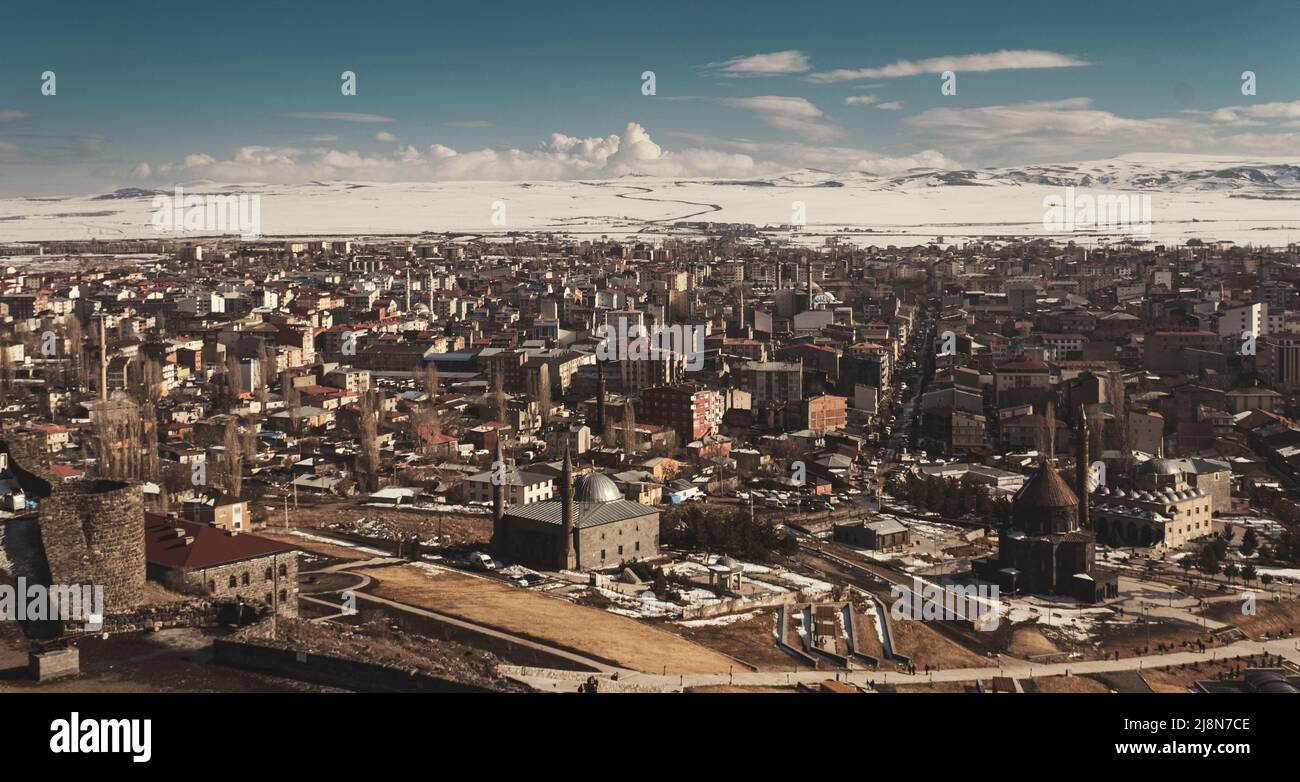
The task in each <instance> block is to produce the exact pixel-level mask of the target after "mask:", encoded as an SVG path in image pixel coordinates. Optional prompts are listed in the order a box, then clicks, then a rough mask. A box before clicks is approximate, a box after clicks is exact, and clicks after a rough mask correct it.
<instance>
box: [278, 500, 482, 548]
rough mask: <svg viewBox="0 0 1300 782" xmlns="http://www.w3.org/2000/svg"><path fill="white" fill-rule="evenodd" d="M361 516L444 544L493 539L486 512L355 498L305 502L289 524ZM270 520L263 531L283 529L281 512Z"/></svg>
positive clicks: (299, 525)
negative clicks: (381, 504) (378, 504)
mask: <svg viewBox="0 0 1300 782" xmlns="http://www.w3.org/2000/svg"><path fill="white" fill-rule="evenodd" d="M360 519H365V520H366V522H367V523H369V524H374V525H376V526H381V527H390V528H393V529H400V530H402V531H403V532H405V533H406V534H408V535H418V536H419V537H420V538H422V539H425V540H432V539H435V538H436V539H437V540H438V542H439V544H441V545H448V546H478V545H486V544H487V543H488V542H489V541H490V540H491V539H492V517H491V516H489V515H486V514H484V515H469V514H459V513H434V512H433V511H414V510H411V511H406V510H392V509H389V508H375V507H370V506H368V505H363V504H361V503H358V502H353V501H347V502H332V503H329V504H324V505H314V506H305V505H304V506H301V507H299V508H298V509H297V510H291V511H290V512H289V523H290V524H291V525H292V526H293V527H295V528H307V527H323V526H325V525H328V524H339V523H351V522H356V521H358V520H360ZM268 523H269V525H268V526H267V528H266V529H265V530H264V532H274V531H276V530H281V531H283V529H284V528H283V526H281V525H282V523H283V517H281V516H279V515H276V514H271V515H269V516H268Z"/></svg>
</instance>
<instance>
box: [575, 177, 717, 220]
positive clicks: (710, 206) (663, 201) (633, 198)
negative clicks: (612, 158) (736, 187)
mask: <svg viewBox="0 0 1300 782" xmlns="http://www.w3.org/2000/svg"><path fill="white" fill-rule="evenodd" d="M583 184H584V185H591V186H592V187H609V186H610V185H613V186H615V187H630V188H632V191H633V192H640V193H653V192H654V189H653V188H649V187H642V186H640V185H627V184H623V183H621V182H583ZM614 197H615V198H626V199H628V200H629V201H651V202H654V203H658V204H684V205H686V206H703V207H708V208H707V209H701V210H700V211H698V212H691V213H690V214H684V215H677V216H675V217H661V218H659V219H658V220H643V221H642V222H646V223H666V222H668V221H670V220H672V221H674V222H675V221H678V220H686V219H688V218H691V217H698V216H700V215H705V214H709V213H711V212H721V211H722V205H721V204H706V203H703V202H700V201H682V200H680V199H677V198H644V197H640V196H635V195H632V193H615V194H614ZM649 230H651V229H650V228H649V227H646V228H642V229H641V231H640V233H645V232H646V231H649Z"/></svg>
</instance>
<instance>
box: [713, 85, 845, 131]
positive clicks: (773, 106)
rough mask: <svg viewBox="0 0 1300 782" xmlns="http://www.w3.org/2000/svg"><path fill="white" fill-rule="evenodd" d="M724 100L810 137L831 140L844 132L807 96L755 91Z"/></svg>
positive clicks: (734, 106)
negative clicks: (750, 95) (762, 93)
mask: <svg viewBox="0 0 1300 782" xmlns="http://www.w3.org/2000/svg"><path fill="white" fill-rule="evenodd" d="M723 104H724V105H726V106H730V107H731V108H734V109H744V110H745V111H749V112H752V113H753V114H754V115H755V116H757V117H758V118H759V119H760V120H762V121H763V122H764V123H766V124H767V125H769V126H771V127H774V128H777V129H778V130H784V131H786V132H788V133H793V134H794V135H796V136H799V137H800V138H805V139H808V140H811V141H830V140H832V139H836V138H839V137H841V136H843V135H844V130H843V129H842V128H839V127H837V126H835V125H834V124H832V123H831V122H830V121H829V118H828V117H827V116H826V115H825V114H823V113H822V110H821V109H819V108H817V107H816V106H814V105H813V104H812V102H810V101H809V100H807V99H806V98H795V97H787V96H782V95H758V96H755V97H752V98H727V99H726V100H724V101H723Z"/></svg>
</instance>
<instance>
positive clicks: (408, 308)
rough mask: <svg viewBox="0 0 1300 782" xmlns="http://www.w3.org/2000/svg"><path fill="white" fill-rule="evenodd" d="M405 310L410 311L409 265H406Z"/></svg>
mask: <svg viewBox="0 0 1300 782" xmlns="http://www.w3.org/2000/svg"><path fill="white" fill-rule="evenodd" d="M406 311H407V312H410V311H411V267H409V266H408V267H406Z"/></svg>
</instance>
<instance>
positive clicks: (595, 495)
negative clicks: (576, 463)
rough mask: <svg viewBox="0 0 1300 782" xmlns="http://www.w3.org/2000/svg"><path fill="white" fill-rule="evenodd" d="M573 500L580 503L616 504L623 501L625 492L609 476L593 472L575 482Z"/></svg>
mask: <svg viewBox="0 0 1300 782" xmlns="http://www.w3.org/2000/svg"><path fill="white" fill-rule="evenodd" d="M573 499H574V500H576V501H578V502H614V501H615V500H621V499H623V492H621V491H619V490H618V486H617V485H616V484H615V483H614V481H613V480H611V479H610V477H609V476H608V475H602V474H601V473H598V472H593V473H589V474H587V475H584V476H582V477H581V478H579V479H578V480H576V481H574V482H573Z"/></svg>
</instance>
